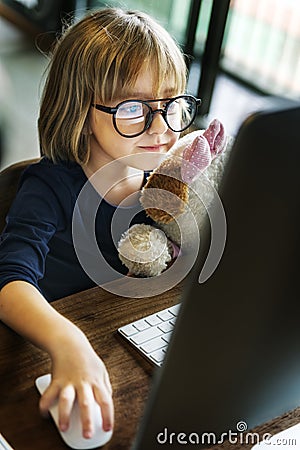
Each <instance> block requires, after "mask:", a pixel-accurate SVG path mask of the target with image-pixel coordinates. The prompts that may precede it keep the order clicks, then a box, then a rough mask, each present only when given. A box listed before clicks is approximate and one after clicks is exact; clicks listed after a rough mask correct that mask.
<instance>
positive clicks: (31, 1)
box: [0, 0, 300, 169]
mask: <svg viewBox="0 0 300 450" xmlns="http://www.w3.org/2000/svg"><path fill="white" fill-rule="evenodd" d="M105 6H121V7H123V8H131V9H139V10H142V11H146V12H148V13H149V14H150V15H152V16H153V17H154V18H156V20H158V21H159V22H160V23H161V24H162V25H163V26H165V27H166V28H167V30H168V31H169V32H170V33H171V35H172V36H173V37H174V38H175V39H176V40H177V41H178V43H179V44H180V46H181V47H182V49H183V51H184V52H185V54H186V55H187V64H188V65H189V69H190V76H189V82H188V92H189V93H190V94H193V95H195V96H197V97H200V98H201V99H202V100H203V104H202V106H201V108H200V110H199V116H198V117H197V120H196V126H197V127H204V126H206V125H207V123H208V122H209V121H210V120H211V119H212V118H215V117H217V118H219V119H220V120H222V121H223V123H224V125H225V128H226V131H227V133H230V134H232V135H235V134H236V132H237V130H238V128H239V126H240V124H241V122H242V120H243V119H244V118H245V117H246V116H247V115H249V114H250V113H252V112H254V111H257V110H260V109H264V108H266V107H268V106H270V105H272V104H273V103H274V102H275V101H276V100H277V99H280V100H282V99H283V100H285V99H288V100H297V101H298V100H300V2H299V0H231V1H230V0H184V1H182V0H123V1H117V0H106V1H101V0H89V1H88V0H77V1H76V0H74V1H72V0H66V1H60V0H59V1H58V0H52V1H51V0H40V1H39V0H6V1H5V0H0V149H1V160H0V169H3V168H5V167H6V166H8V165H10V164H12V163H14V162H17V161H20V160H23V159H29V158H34V157H37V156H39V153H40V151H39V144H38V137H37V118H38V109H39V101H40V96H41V92H42V88H43V82H44V71H45V69H46V66H47V62H48V57H47V52H48V50H49V48H50V46H51V43H53V41H55V38H56V36H58V35H59V33H60V31H61V27H62V22H63V21H65V20H67V21H68V22H70V21H71V20H77V19H79V18H80V17H82V16H83V15H84V14H85V12H86V11H87V10H88V9H94V8H102V7H105Z"/></svg>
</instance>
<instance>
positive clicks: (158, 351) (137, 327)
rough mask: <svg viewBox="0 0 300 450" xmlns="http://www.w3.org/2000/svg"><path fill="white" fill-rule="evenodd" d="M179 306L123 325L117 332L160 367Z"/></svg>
mask: <svg viewBox="0 0 300 450" xmlns="http://www.w3.org/2000/svg"><path fill="white" fill-rule="evenodd" d="M179 308H180V304H178V305H174V306H171V307H170V308H166V309H163V310H162V311H158V312H157V313H154V314H151V315H150V316H146V317H144V318H142V319H140V320H137V321H135V322H132V323H129V324H128V325H124V326H123V327H120V328H119V329H118V332H119V333H120V334H121V335H122V336H123V337H124V338H125V339H126V340H127V341H128V342H130V344H131V345H133V346H134V347H135V348H136V349H137V350H138V351H139V352H141V353H142V354H143V355H144V356H145V357H146V358H147V359H148V360H149V361H150V362H151V363H152V364H155V365H157V366H161V365H162V363H163V360H164V357H165V354H166V350H167V346H168V343H169V340H170V337H171V334H172V331H173V328H174V325H175V321H176V318H177V315H178V312H179Z"/></svg>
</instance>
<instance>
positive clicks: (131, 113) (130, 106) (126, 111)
mask: <svg viewBox="0 0 300 450" xmlns="http://www.w3.org/2000/svg"><path fill="white" fill-rule="evenodd" d="M117 114H118V117H123V118H127V119H128V118H131V117H132V118H135V117H139V116H142V115H143V105H142V104H141V103H124V104H123V105H122V106H120V107H119V109H118V112H117Z"/></svg>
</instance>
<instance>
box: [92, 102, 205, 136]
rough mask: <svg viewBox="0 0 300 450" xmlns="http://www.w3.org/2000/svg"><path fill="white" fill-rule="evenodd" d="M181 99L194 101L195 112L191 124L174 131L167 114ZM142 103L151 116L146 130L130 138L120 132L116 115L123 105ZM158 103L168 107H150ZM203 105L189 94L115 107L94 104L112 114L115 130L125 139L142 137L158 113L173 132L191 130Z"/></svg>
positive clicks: (95, 106) (147, 118)
mask: <svg viewBox="0 0 300 450" xmlns="http://www.w3.org/2000/svg"><path fill="white" fill-rule="evenodd" d="M180 98H189V99H192V100H193V102H195V111H194V114H193V117H192V118H191V121H190V123H189V124H188V125H187V126H185V127H184V128H182V129H180V130H174V129H173V128H172V127H171V126H170V124H169V123H168V119H167V113H168V108H169V106H170V104H171V103H173V102H174V101H176V100H177V99H180ZM137 101H138V102H140V103H142V104H143V105H146V106H147V107H148V108H149V114H147V117H146V122H145V126H144V129H143V130H142V131H140V132H138V133H135V134H132V135H130V136H128V135H127V134H124V133H122V132H121V131H120V130H118V127H117V124H116V113H117V111H118V108H119V107H120V106H121V105H124V104H125V103H131V102H132V103H134V102H137ZM157 102H167V104H166V106H165V108H164V109H162V108H159V109H153V108H152V107H151V105H149V103H157ZM200 105H201V99H199V98H196V97H194V96H193V95H189V94H182V95H178V96H176V97H173V98H159V99H155V100H138V99H129V100H123V101H122V102H120V103H118V104H117V105H116V106H114V107H110V106H104V105H99V104H97V103H92V106H93V107H94V108H96V109H98V110H99V111H102V112H105V113H107V114H112V116H113V125H114V128H115V130H116V131H117V132H118V133H119V134H120V135H121V136H123V137H125V138H134V137H137V136H140V135H141V134H143V133H145V131H147V130H148V128H150V126H151V124H152V121H153V118H154V115H155V114H156V113H161V114H162V116H163V118H164V121H165V122H166V124H167V126H168V128H169V129H170V130H172V131H174V132H175V133H181V132H182V131H184V130H186V129H187V128H189V127H190V126H191V124H192V123H193V121H194V120H195V117H196V114H197V108H198V107H199V106H200Z"/></svg>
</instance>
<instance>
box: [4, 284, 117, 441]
mask: <svg viewBox="0 0 300 450" xmlns="http://www.w3.org/2000/svg"><path fill="white" fill-rule="evenodd" d="M0 319H1V320H2V321H3V322H5V323H6V324H7V325H8V326H10V327H11V328H13V329H14V330H15V331H16V332H17V333H19V334H21V335H23V336H24V337H25V338H27V339H29V340H30V341H31V342H32V343H33V344H35V345H36V346H38V347H40V348H41V349H43V350H45V351H46V352H47V353H49V355H50V357H51V360H52V382H51V384H50V386H49V388H48V389H47V390H46V391H45V393H44V394H43V396H42V397H41V400H40V409H41V411H42V412H44V413H45V412H46V411H48V409H49V408H50V406H51V405H52V403H53V402H54V401H55V400H56V399H57V398H58V399H59V417H60V419H59V421H60V428H61V430H66V428H67V427H68V423H69V416H70V411H71V409H72V405H73V402H74V399H75V396H76V398H77V400H78V402H79V405H80V409H81V421H82V429H83V436H84V437H86V438H88V437H91V435H92V433H93V430H92V425H91V419H92V417H91V406H92V402H93V401H94V399H96V401H97V403H99V405H100V407H101V411H102V418H103V429H104V430H105V431H108V430H109V429H111V428H112V427H113V402H112V391H111V385H110V382H109V377H108V374H107V371H106V368H105V366H104V364H103V362H102V360H101V359H100V358H99V357H98V355H97V354H96V352H95V351H94V350H93V348H92V346H91V345H90V343H89V341H88V339H87V338H86V336H85V335H84V333H83V332H82V331H81V330H80V329H79V328H78V327H76V326H75V325H74V324H73V323H72V322H70V321H69V320H68V319H66V318H65V317H63V316H62V315H61V314H59V313H58V312H57V311H56V310H55V309H54V308H53V307H52V306H51V305H50V304H49V303H48V302H47V301H46V300H45V298H44V297H43V296H42V295H41V294H40V293H39V291H38V290H37V289H36V288H35V287H34V286H32V285H31V284H29V283H27V282H24V281H13V282H10V283H8V284H7V285H5V286H4V287H3V288H2V290H1V291H0ZM75 355H76V357H74V356H75Z"/></svg>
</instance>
